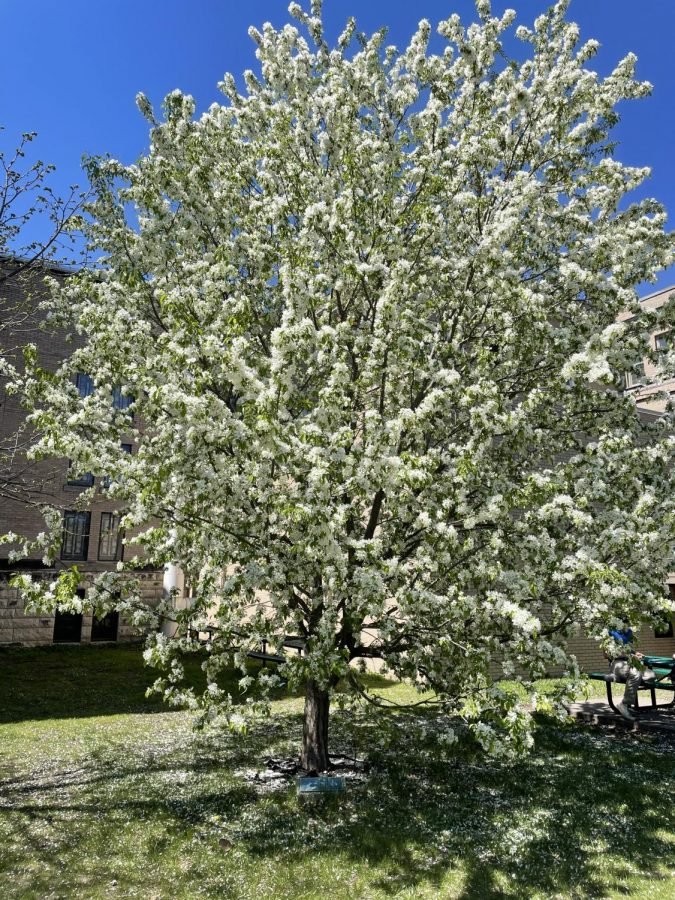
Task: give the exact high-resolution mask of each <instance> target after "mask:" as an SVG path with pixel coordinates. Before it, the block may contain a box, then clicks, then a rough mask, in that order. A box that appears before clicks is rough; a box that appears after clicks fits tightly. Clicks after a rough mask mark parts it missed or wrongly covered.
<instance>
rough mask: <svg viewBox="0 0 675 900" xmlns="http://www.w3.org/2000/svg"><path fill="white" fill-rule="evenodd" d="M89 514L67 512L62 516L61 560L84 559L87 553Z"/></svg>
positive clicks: (77, 511) (75, 511) (74, 511)
mask: <svg viewBox="0 0 675 900" xmlns="http://www.w3.org/2000/svg"><path fill="white" fill-rule="evenodd" d="M90 526H91V513H89V512H80V511H79V510H67V511H66V512H65V513H64V514H63V539H62V542H61V559H86V558H87V554H88V552H89V529H90Z"/></svg>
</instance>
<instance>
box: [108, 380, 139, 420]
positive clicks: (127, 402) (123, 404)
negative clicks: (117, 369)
mask: <svg viewBox="0 0 675 900" xmlns="http://www.w3.org/2000/svg"><path fill="white" fill-rule="evenodd" d="M112 401H113V408H114V409H120V410H122V412H124V411H126V410H129V415H130V416H132V415H133V413H132V412H131V410H130V409H129V407H130V406H131V404H132V403H133V402H134V398H133V397H132V396H131V395H129V396H125V395H124V394H123V393H122V388H118V387H116V388H113V392H112Z"/></svg>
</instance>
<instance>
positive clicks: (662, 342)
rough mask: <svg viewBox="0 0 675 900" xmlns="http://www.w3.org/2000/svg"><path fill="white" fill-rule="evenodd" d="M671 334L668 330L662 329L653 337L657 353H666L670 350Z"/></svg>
mask: <svg viewBox="0 0 675 900" xmlns="http://www.w3.org/2000/svg"><path fill="white" fill-rule="evenodd" d="M671 340H672V335H671V334H670V332H669V331H664V332H662V333H661V334H657V335H656V337H655V338H654V344H655V346H656V349H657V350H658V351H659V353H666V352H667V351H668V350H670V345H671Z"/></svg>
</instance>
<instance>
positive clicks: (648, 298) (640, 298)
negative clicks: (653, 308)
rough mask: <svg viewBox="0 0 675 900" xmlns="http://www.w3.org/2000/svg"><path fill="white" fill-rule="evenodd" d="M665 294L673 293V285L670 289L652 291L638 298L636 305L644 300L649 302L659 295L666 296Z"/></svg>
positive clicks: (674, 291) (674, 286)
mask: <svg viewBox="0 0 675 900" xmlns="http://www.w3.org/2000/svg"><path fill="white" fill-rule="evenodd" d="M667 293H675V284H673V285H671V286H670V287H665V288H661V290H660V291H652V293H651V294H647V295H646V296H644V297H638V303H643V302H644V301H645V300H651V299H652V297H658V296H659V294H667Z"/></svg>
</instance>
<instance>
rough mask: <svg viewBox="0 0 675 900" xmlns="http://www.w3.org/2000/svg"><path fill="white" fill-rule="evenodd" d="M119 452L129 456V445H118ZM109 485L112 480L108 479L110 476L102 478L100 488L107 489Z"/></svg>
mask: <svg viewBox="0 0 675 900" xmlns="http://www.w3.org/2000/svg"><path fill="white" fill-rule="evenodd" d="M120 450H121V451H122V453H128V454H129V455H131V444H120ZM111 483H112V479H111V478H110V476H109V475H105V476H104V477H103V481H102V486H103V487H104V488H109V487H110V485H111Z"/></svg>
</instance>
